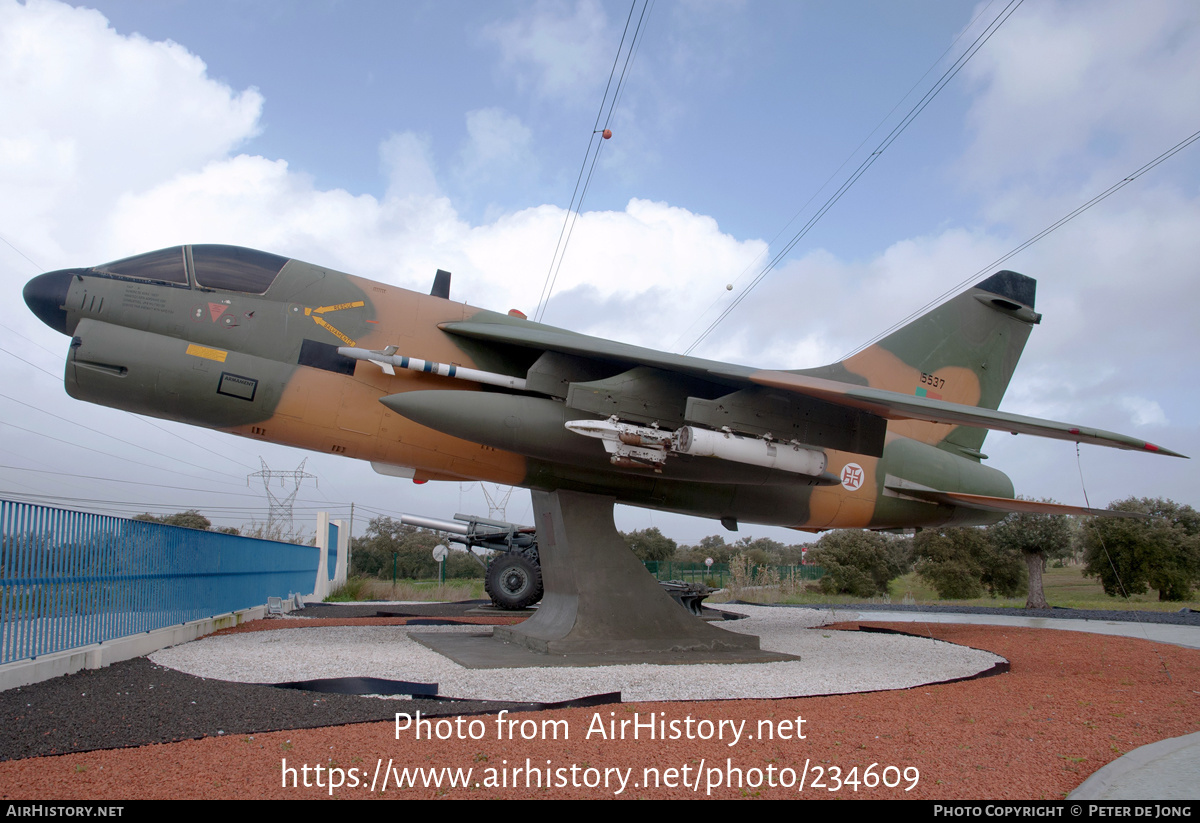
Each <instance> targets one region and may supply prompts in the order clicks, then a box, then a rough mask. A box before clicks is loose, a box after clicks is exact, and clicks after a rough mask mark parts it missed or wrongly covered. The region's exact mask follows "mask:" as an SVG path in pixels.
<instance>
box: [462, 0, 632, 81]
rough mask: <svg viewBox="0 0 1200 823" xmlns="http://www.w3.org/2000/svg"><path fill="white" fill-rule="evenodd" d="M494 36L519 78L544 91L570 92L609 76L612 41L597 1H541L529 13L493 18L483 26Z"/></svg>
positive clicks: (505, 58) (613, 44)
mask: <svg viewBox="0 0 1200 823" xmlns="http://www.w3.org/2000/svg"><path fill="white" fill-rule="evenodd" d="M485 36H487V37H488V38H489V39H491V40H493V41H495V43H496V44H497V45H499V47H500V53H501V56H502V58H503V61H504V64H505V66H506V68H508V69H509V70H510V71H512V72H514V73H515V75H516V77H517V81H518V83H520V84H522V85H532V86H533V87H534V88H535V89H536V90H537V91H539V92H540V93H542V94H546V95H550V96H554V97H561V96H566V97H572V96H574V95H575V94H576V93H577V92H578V91H580V89H581V88H582V89H590V88H591V87H592V86H594V85H595V78H596V77H598V76H603V77H607V76H608V66H607V65H606V59H607V56H608V55H609V54H611V53H612V50H613V47H614V46H615V45H616V42H617V41H612V42H610V40H611V36H610V33H609V31H608V20H607V18H606V16H605V14H604V8H603V6H601V5H600V3H598V2H596V1H595V0H578V2H576V3H575V4H574V7H573V8H572V7H571V6H570V5H568V4H567V3H562V2H543V3H540V4H538V6H537V8H536V10H535V11H534V12H533V14H532V15H527V14H522V15H521V16H520V17H518V18H516V19H514V20H510V21H507V22H504V23H495V24H493V25H491V26H489V27H488V28H487V29H486V31H485Z"/></svg>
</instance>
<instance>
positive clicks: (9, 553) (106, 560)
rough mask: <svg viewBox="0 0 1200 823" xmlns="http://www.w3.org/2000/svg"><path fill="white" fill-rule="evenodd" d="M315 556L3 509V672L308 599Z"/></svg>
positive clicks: (224, 537) (307, 550)
mask: <svg viewBox="0 0 1200 823" xmlns="http://www.w3.org/2000/svg"><path fill="white" fill-rule="evenodd" d="M318 560H319V557H318V549H317V548H316V547H315V546H298V545H294V544H292V543H277V542H275V541H271V540H256V539H254V538H249V537H239V536H236V535H229V534H219V533H216V532H206V531H199V530H196V529H184V528H180V527H178V526H164V525H162V524H159V523H147V522H144V521H140V520H126V519H124V518H120V517H111V516H107V515H99V514H88V513H86V512H76V511H69V510H66V509H57V508H51V507H48V506H37V505H32V504H29V503H15V502H12V501H8V500H0V663H8V662H11V661H13V660H22V659H25V658H30V657H37V656H39V655H43V654H50V653H51V652H57V651H63V650H66V649H73V648H77V647H79V646H86V645H89V644H92V643H99V642H103V641H105V640H112V639H114V638H117V637H125V636H128V635H132V634H138V633H141V632H146V631H151V630H154V629H160V628H164V627H166V626H174V625H178V624H180V623H186V622H188V621H189V620H197V619H200V618H204V617H212V616H214V615H218V614H225V613H227V612H232V611H237V610H239V609H245V608H250V607H253V606H260V605H263V604H265V603H266V602H267V598H268V597H270V596H279V597H286V596H287V595H288V594H290V593H293V592H301V593H305V594H307V593H310V592H311V591H312V589H313V584H314V582H315V580H316V572H317V565H318Z"/></svg>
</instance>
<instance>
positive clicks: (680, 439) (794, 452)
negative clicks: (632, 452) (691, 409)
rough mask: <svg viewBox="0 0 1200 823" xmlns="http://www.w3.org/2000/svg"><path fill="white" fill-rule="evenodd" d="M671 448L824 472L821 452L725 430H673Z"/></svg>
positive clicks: (769, 466)
mask: <svg viewBox="0 0 1200 823" xmlns="http://www.w3.org/2000/svg"><path fill="white" fill-rule="evenodd" d="M672 450H673V451H676V452H678V453H680V454H690V455H693V456H695V457H717V458H720V459H721V460H732V461H733V462H735V463H748V464H750V465H751V466H762V467H764V468H767V469H780V470H782V471H787V472H793V473H795V474H806V475H809V476H810V477H819V476H820V475H822V474H824V472H825V465H826V458H825V453H824V452H821V451H818V450H816V449H810V448H807V447H805V446H801V445H799V444H796V443H781V442H778V441H775V440H766V439H761V438H758V437H745V436H743V435H740V434H734V433H733V432H728V431H719V432H718V431H712V430H711V429H699V428H696V427H695V426H684V427H683V428H681V429H679V430H677V431H676V432H675V435H674V439H673V440H672Z"/></svg>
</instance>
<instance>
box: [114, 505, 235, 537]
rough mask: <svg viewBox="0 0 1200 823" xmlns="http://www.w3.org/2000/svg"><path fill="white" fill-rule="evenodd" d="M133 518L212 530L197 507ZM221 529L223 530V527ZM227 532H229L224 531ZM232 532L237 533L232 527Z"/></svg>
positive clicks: (209, 522) (167, 524) (146, 514)
mask: <svg viewBox="0 0 1200 823" xmlns="http://www.w3.org/2000/svg"><path fill="white" fill-rule="evenodd" d="M133 519H134V520H144V521H146V522H147V523H162V524H163V525H164V526H182V527H183V528H185V529H199V530H200V531H212V521H211V520H209V519H208V518H207V517H205V516H204V515H202V514H200V510H199V509H188V510H187V511H185V512H176V513H175V514H165V515H163V516H162V517H157V516H155V515H153V514H150V513H149V512H147V513H145V514H139V515H138V516H137V517H135V518H133ZM221 531H223V532H225V530H224V529H222V530H221ZM225 533H226V534H229V532H225ZM232 533H233V534H237V529H234V530H233V532H232Z"/></svg>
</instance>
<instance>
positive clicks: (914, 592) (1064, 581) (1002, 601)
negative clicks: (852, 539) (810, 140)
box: [714, 566, 1200, 612]
mask: <svg viewBox="0 0 1200 823" xmlns="http://www.w3.org/2000/svg"><path fill="white" fill-rule="evenodd" d="M1042 583H1043V586H1044V587H1045V591H1046V601H1047V602H1048V603H1049V604H1050V605H1051V606H1058V607H1060V608H1071V609H1128V610H1142V611H1157V612H1175V611H1179V610H1180V609H1182V608H1192V609H1198V610H1200V600H1198V599H1197V598H1196V597H1195V594H1194V593H1193V597H1192V599H1191V600H1186V601H1173V602H1169V603H1168V602H1160V601H1159V599H1158V592H1156V591H1150V592H1149V593H1147V594H1142V595H1135V596H1133V597H1130V598H1128V599H1125V598H1122V597H1109V596H1108V595H1106V594H1105V593H1104V588H1103V587H1102V586H1101V585H1100V581H1099V580H1096V579H1095V578H1091V577H1084V576H1083V567H1082V566H1068V567H1066V568H1061V569H1056V568H1048V569H1046V571H1045V572H1044V573H1043V574H1042ZM737 596H738V597H739V598H740V599H742V600H752V601H759V602H764V603H768V602H769V603H809V604H829V605H847V604H853V603H864V602H866V603H895V604H897V605H900V604H909V605H918V606H949V605H956V606H990V607H1001V608H1005V607H1007V608H1014V609H1022V608H1024V607H1025V595H1024V594H1022V595H1021V596H1020V597H978V598H974V599H971V600H942V599H940V598H939V597H938V596H937V591H935V590H934V588H933V587H932V586H930V585H928V584H927V583H926V582H925V581H924V580H922V579H921V578H920V577H918V576H917V574H916V573H915V572H913V573H911V574H906V575H904V577H899V578H897V579H895V580H893V581H892V583H891V585H890V586H889V593H888V596H887V597H875V598H871V599H870V600H862V599H861V598H854V597H850V596H849V595H824V594H820V593H815V592H801V593H798V594H796V595H793V596H780V593H779V592H773V591H769V590H768V591H764V590H756V589H747V590H742V591H739V592H737ZM715 599H716V598H714V600H715Z"/></svg>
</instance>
